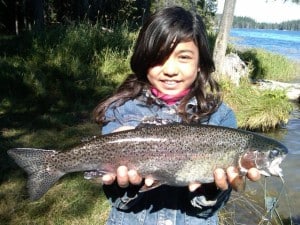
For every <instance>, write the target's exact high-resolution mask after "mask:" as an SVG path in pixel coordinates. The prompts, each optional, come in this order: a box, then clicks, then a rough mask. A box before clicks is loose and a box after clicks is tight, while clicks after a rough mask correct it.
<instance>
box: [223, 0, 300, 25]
mask: <svg viewBox="0 0 300 225" xmlns="http://www.w3.org/2000/svg"><path fill="white" fill-rule="evenodd" d="M224 1H225V0H218V10H217V13H220V14H221V13H222V11H223V6H224ZM234 15H235V16H246V17H250V18H252V19H254V20H256V22H267V23H280V22H283V21H288V20H299V19H300V4H295V3H291V2H289V1H286V2H285V3H284V1H283V0H236V5H235V10H234Z"/></svg>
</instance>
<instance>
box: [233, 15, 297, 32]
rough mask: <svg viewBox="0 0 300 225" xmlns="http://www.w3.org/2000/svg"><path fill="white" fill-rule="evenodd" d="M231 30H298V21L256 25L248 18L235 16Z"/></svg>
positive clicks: (256, 23)
mask: <svg viewBox="0 0 300 225" xmlns="http://www.w3.org/2000/svg"><path fill="white" fill-rule="evenodd" d="M232 27H233V28H255V29H278V30H300V20H291V21H286V22H282V23H258V22H256V21H255V20H254V19H251V18H249V17H241V16H235V17H234V20H233V25H232Z"/></svg>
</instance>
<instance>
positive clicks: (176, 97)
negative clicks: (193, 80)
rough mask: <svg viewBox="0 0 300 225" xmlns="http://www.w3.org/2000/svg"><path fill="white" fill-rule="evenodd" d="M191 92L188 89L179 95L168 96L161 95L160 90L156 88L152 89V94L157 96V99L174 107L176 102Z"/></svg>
mask: <svg viewBox="0 0 300 225" xmlns="http://www.w3.org/2000/svg"><path fill="white" fill-rule="evenodd" d="M189 92H190V89H186V90H184V91H182V92H180V93H178V94H177V95H167V94H164V93H161V92H160V91H159V90H157V89H156V88H155V87H151V93H152V94H153V95H154V96H156V97H157V98H159V99H161V100H162V101H164V102H165V103H167V105H174V104H175V103H176V102H178V101H179V100H181V99H182V98H183V97H184V96H186V95H187V94H188V93H189Z"/></svg>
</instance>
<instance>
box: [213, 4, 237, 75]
mask: <svg viewBox="0 0 300 225" xmlns="http://www.w3.org/2000/svg"><path fill="white" fill-rule="evenodd" d="M235 3H236V0H225V3H224V9H223V15H222V19H221V23H220V28H219V32H218V35H217V39H216V43H215V47H214V52H213V58H214V62H215V66H216V71H215V75H216V77H217V78H218V77H220V76H221V75H222V73H223V64H224V59H225V55H226V49H227V43H228V38H229V33H230V29H231V26H232V22H233V17H234V8H235Z"/></svg>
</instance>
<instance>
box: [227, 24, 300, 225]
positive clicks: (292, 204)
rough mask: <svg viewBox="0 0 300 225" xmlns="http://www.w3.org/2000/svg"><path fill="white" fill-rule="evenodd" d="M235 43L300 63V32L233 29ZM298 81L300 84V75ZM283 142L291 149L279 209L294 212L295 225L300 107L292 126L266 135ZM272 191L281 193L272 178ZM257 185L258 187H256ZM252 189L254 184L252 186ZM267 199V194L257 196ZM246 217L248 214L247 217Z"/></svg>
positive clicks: (298, 217) (299, 194) (299, 219)
mask: <svg viewBox="0 0 300 225" xmlns="http://www.w3.org/2000/svg"><path fill="white" fill-rule="evenodd" d="M230 40H231V42H232V43H233V44H234V45H236V46H239V47H243V48H244V47H250V48H262V49H265V50H268V51H271V52H273V53H277V54H281V55H284V56H286V57H288V58H290V59H292V60H295V61H298V62H300V31H281V30H257V29H232V30H231V39H230ZM298 75H299V76H298V77H297V80H296V82H299V81H300V74H298ZM265 135H268V136H271V137H273V138H275V139H277V140H279V141H281V142H282V143H283V144H284V145H285V146H286V147H288V149H289V154H288V156H287V158H286V159H285V161H284V162H283V163H282V168H283V173H284V182H285V184H284V187H285V191H286V192H284V193H287V194H283V195H281V197H280V200H279V202H278V207H277V210H278V212H279V213H280V214H283V215H284V216H285V217H289V216H290V213H291V216H292V217H293V220H294V224H300V107H299V104H295V109H294V111H293V112H292V113H291V116H290V120H289V122H288V124H287V125H286V126H285V127H284V128H281V129H279V130H278V131H276V132H273V133H269V134H265ZM267 180H268V187H269V188H268V189H269V191H271V192H273V193H279V192H280V190H281V187H282V183H281V181H280V179H277V178H274V179H273V178H271V179H270V178H268V179H267ZM252 185H253V186H256V185H258V184H252ZM250 186H251V185H250ZM255 195H256V196H259V198H261V199H263V198H264V195H263V192H261V193H259V192H257V193H255ZM245 216H246V215H245Z"/></svg>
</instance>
